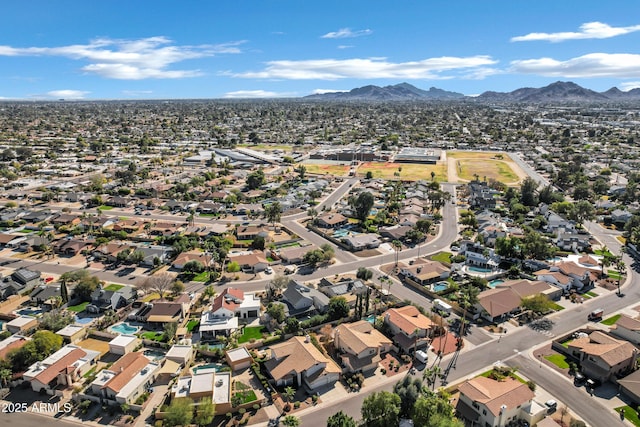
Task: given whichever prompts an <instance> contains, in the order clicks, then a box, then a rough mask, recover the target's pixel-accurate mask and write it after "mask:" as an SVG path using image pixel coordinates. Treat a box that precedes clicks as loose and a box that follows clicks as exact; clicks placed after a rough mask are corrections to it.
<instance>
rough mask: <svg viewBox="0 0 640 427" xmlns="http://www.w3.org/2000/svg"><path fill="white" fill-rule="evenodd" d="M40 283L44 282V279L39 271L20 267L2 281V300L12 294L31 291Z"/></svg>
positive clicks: (0, 289) (0, 290)
mask: <svg viewBox="0 0 640 427" xmlns="http://www.w3.org/2000/svg"><path fill="white" fill-rule="evenodd" d="M40 284H42V280H41V273H40V272H39V271H36V270H29V269H28V268H20V269H18V270H16V271H14V272H13V273H11V275H10V276H8V277H4V278H3V279H2V282H0V300H5V299H7V298H8V297H9V296H11V295H20V294H22V293H24V292H29V291H31V290H32V289H33V288H34V287H35V286H37V285H40Z"/></svg>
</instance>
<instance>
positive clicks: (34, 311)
mask: <svg viewBox="0 0 640 427" xmlns="http://www.w3.org/2000/svg"><path fill="white" fill-rule="evenodd" d="M16 314H19V315H20V316H31V317H36V316H37V315H38V314H42V310H41V309H39V308H22V309H20V310H18V311H16Z"/></svg>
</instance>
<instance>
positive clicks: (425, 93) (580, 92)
mask: <svg viewBox="0 0 640 427" xmlns="http://www.w3.org/2000/svg"><path fill="white" fill-rule="evenodd" d="M304 98H305V99H310V100H321V101H436V100H437V101H443V100H477V101H483V102H527V103H547V102H607V101H627V100H629V101H630V100H634V101H637V100H640V88H636V89H631V90H630V91H628V92H623V91H621V90H620V89H618V88H617V87H612V88H611V89H609V90H607V91H605V92H596V91H593V90H591V89H586V88H583V87H582V86H580V85H577V84H575V83H573V82H560V81H558V82H555V83H552V84H550V85H548V86H545V87H541V88H530V87H525V88H520V89H516V90H514V91H512V92H492V91H488V92H484V93H482V94H480V95H478V96H476V97H468V96H465V95H463V94H461V93H457V92H450V91H446V90H443V89H438V88H435V87H432V88H430V89H429V90H423V89H419V88H417V87H415V86H413V85H411V84H409V83H400V84H396V85H390V86H384V87H380V86H374V85H368V86H363V87H359V88H355V89H352V90H350V91H348V92H328V93H323V94H314V95H309V96H305V97H304Z"/></svg>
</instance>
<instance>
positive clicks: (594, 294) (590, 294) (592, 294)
mask: <svg viewBox="0 0 640 427" xmlns="http://www.w3.org/2000/svg"><path fill="white" fill-rule="evenodd" d="M587 295H589V296H590V297H592V298H593V297H597V296H598V294H596V293H595V292H591V291H589V292H587Z"/></svg>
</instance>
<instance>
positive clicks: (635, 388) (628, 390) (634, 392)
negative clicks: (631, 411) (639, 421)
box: [617, 370, 640, 405]
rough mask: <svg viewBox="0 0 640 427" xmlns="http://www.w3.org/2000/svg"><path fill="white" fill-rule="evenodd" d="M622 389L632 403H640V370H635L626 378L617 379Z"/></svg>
mask: <svg viewBox="0 0 640 427" xmlns="http://www.w3.org/2000/svg"><path fill="white" fill-rule="evenodd" d="M617 382H618V385H619V386H620V391H621V392H623V393H624V394H625V395H626V396H627V397H628V398H629V400H631V402H632V403H635V404H636V405H637V404H639V403H640V370H638V371H634V372H632V373H631V374H629V375H627V376H626V377H624V378H620V379H618V380H617Z"/></svg>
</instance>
